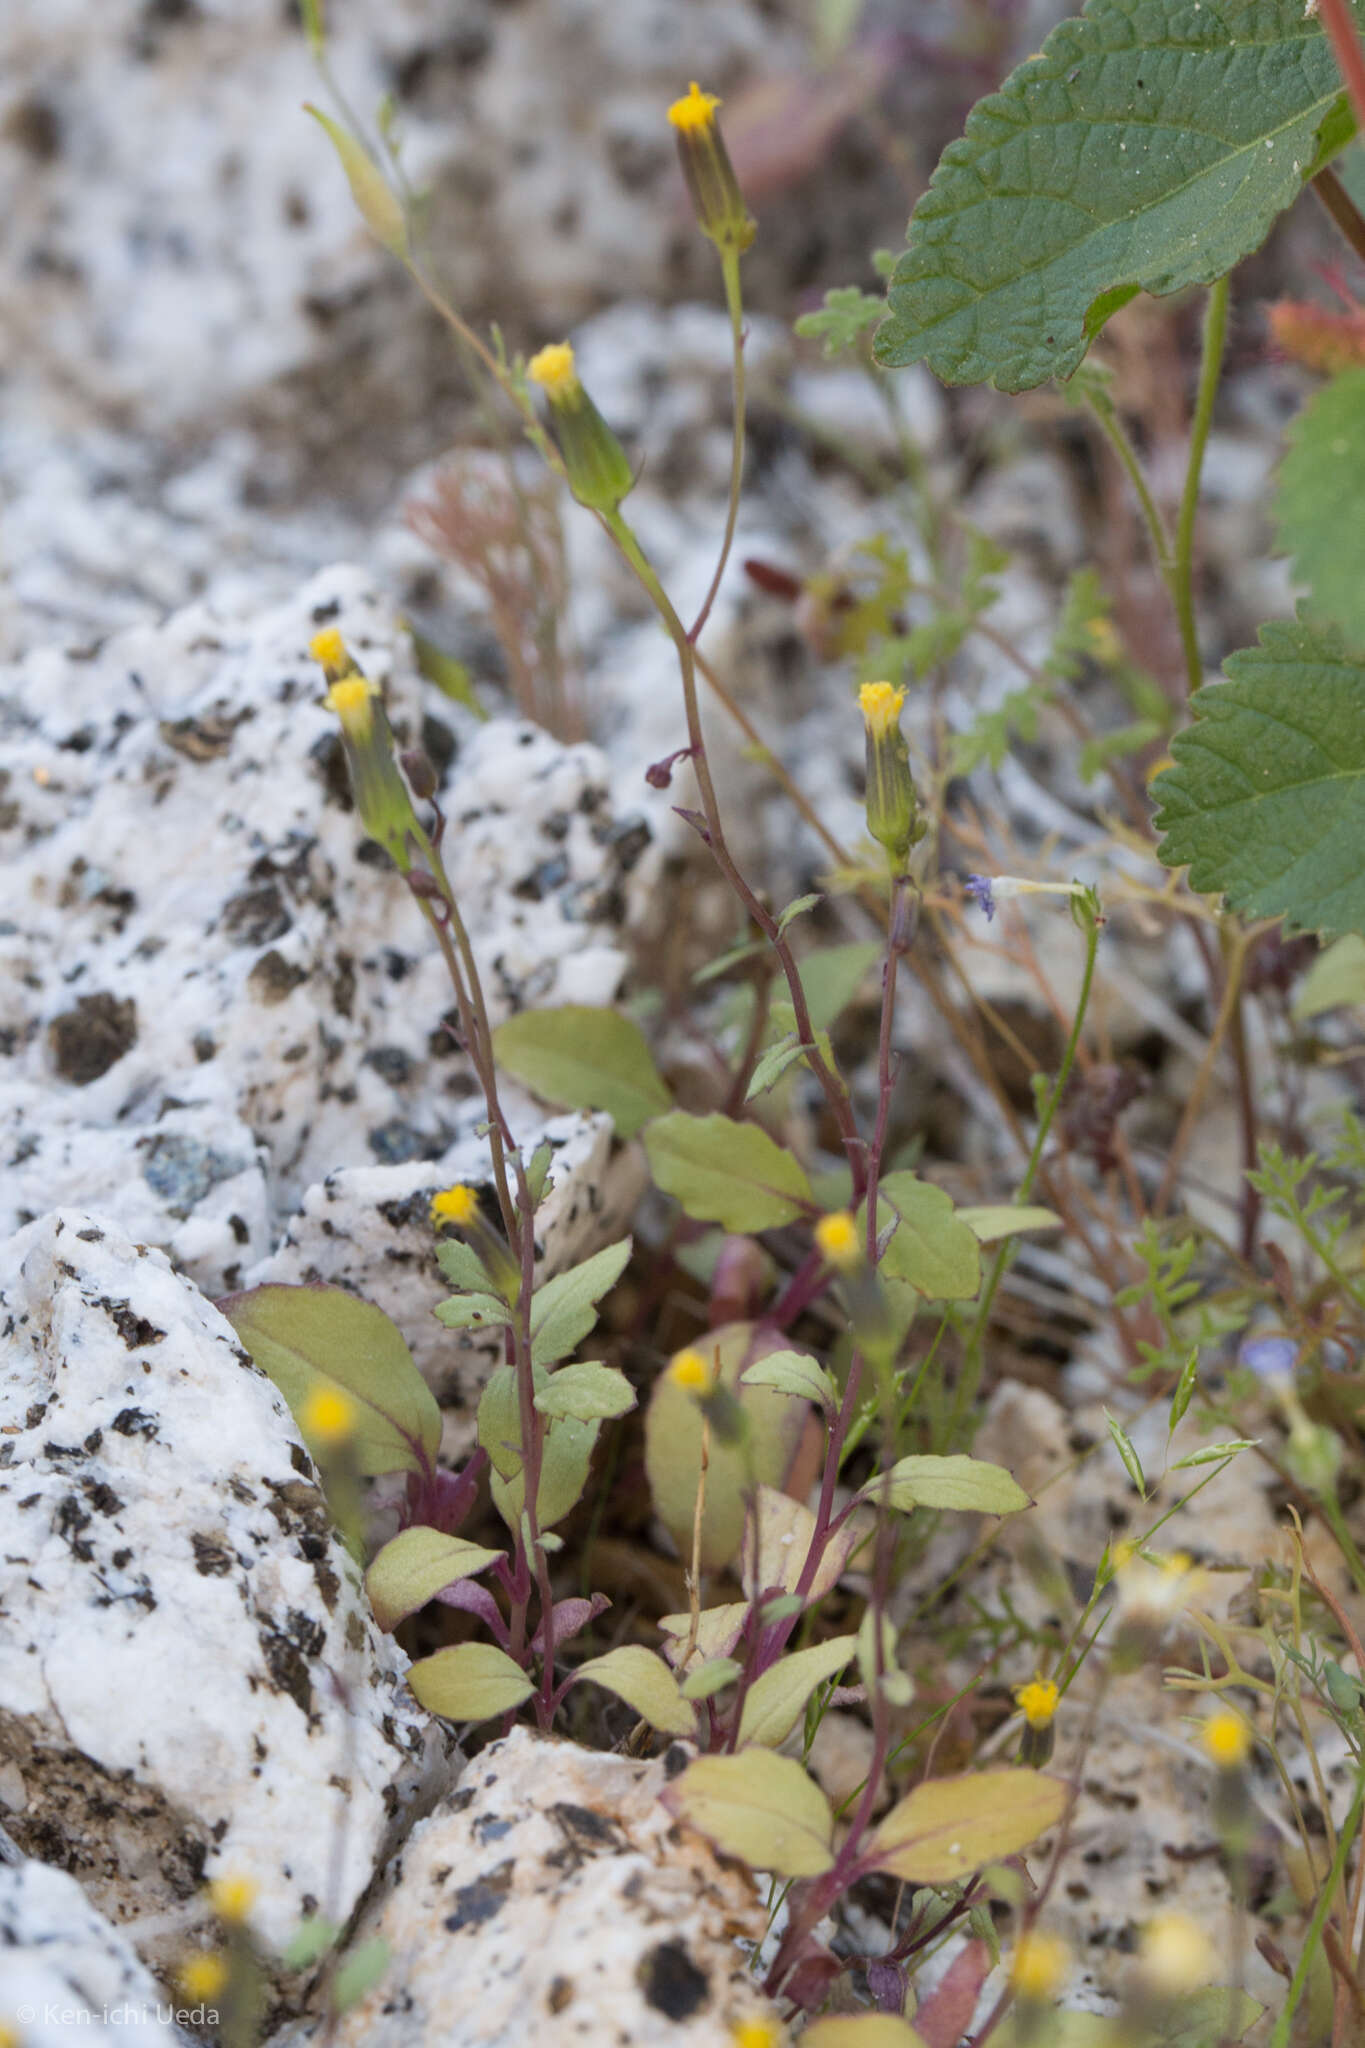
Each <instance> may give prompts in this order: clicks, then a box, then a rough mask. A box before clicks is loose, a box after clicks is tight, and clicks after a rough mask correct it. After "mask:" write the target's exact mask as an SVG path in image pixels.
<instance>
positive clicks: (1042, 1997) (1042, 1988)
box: [1010, 1931, 1071, 2005]
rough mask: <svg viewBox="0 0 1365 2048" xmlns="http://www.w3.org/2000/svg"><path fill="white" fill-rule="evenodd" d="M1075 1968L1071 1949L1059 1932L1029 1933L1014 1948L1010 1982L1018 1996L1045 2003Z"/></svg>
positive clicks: (1055, 1993)
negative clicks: (1072, 1967) (1072, 1963)
mask: <svg viewBox="0 0 1365 2048" xmlns="http://www.w3.org/2000/svg"><path fill="white" fill-rule="evenodd" d="M1070 1968H1071V1951H1070V1949H1069V1948H1068V1947H1067V1945H1066V1943H1065V1942H1064V1941H1063V1940H1062V1938H1061V1936H1060V1935H1057V1934H1040V1933H1038V1932H1037V1931H1035V1932H1033V1933H1031V1934H1025V1935H1024V1936H1023V1937H1022V1938H1021V1940H1020V1942H1019V1946H1018V1948H1016V1950H1015V1951H1014V1961H1013V1962H1012V1963H1011V1965H1010V1982H1011V1984H1012V1985H1013V1986H1014V1991H1015V1996H1016V1997H1018V1998H1022V1999H1026V2000H1027V2001H1029V2002H1030V2003H1031V2004H1035V2005H1042V2004H1044V2003H1046V2002H1047V2001H1049V2000H1051V1999H1054V1998H1055V1997H1056V1996H1057V1994H1058V1992H1059V1991H1060V1990H1061V1988H1062V1986H1063V1985H1064V1984H1065V1982H1066V1979H1067V1972H1068V1971H1069V1970H1070Z"/></svg>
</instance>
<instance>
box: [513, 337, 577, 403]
mask: <svg viewBox="0 0 1365 2048" xmlns="http://www.w3.org/2000/svg"><path fill="white" fill-rule="evenodd" d="M526 374H527V376H528V377H529V378H530V380H531V382H532V383H533V384H539V386H540V388H541V390H542V391H543V392H544V393H545V396H546V397H547V398H548V399H549V401H550V403H551V405H563V404H565V403H566V401H568V400H570V399H572V398H574V397H575V396H576V395H577V393H578V392H579V391H580V390H581V389H582V386H581V385H580V384H579V381H578V371H577V370H576V369H575V367H574V359H573V350H572V348H571V347H570V346H569V344H568V342H567V341H552V342H550V343H549V344H548V346H547V347H545V348H543V349H541V350H540V352H539V354H538V355H534V356H532V358H531V360H530V362H529V363H528V364H527V365H526Z"/></svg>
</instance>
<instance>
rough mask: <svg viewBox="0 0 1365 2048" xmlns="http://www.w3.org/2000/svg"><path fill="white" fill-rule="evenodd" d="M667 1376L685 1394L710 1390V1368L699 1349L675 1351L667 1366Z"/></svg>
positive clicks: (702, 1392)
mask: <svg viewBox="0 0 1365 2048" xmlns="http://www.w3.org/2000/svg"><path fill="white" fill-rule="evenodd" d="M668 1377H669V1379H671V1380H672V1382H673V1384H674V1386H675V1387H681V1388H682V1390H683V1392H684V1393H685V1394H706V1393H709V1392H710V1390H711V1378H712V1374H711V1368H710V1366H709V1365H708V1364H707V1362H706V1360H705V1358H704V1357H703V1356H702V1354H701V1352H700V1351H693V1350H691V1349H688V1350H686V1351H679V1352H677V1353H676V1354H675V1356H674V1358H673V1361H672V1363H671V1364H670V1366H669V1368H668Z"/></svg>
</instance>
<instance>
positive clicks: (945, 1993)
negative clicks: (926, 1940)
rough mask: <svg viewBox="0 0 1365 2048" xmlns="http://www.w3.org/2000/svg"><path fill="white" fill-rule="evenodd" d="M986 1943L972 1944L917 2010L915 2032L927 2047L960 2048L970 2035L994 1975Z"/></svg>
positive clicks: (955, 1961)
mask: <svg viewBox="0 0 1365 2048" xmlns="http://www.w3.org/2000/svg"><path fill="white" fill-rule="evenodd" d="M990 1967H991V1952H990V1950H989V1949H988V1948H987V1946H986V1944H985V1942H984V1941H969V1942H968V1943H967V1945H966V1947H965V1948H963V1949H961V1950H959V1952H958V1954H957V1955H955V1956H954V1957H953V1960H952V1962H951V1963H950V1964H949V1965H948V1968H947V1969H946V1970H945V1971H944V1973H943V1976H942V1977H941V1978H940V1980H939V1982H938V1984H937V1985H936V1986H935V1988H934V1990H933V1991H931V1992H930V1994H929V1996H928V1997H927V1998H926V1999H925V2000H924V2003H923V2004H922V2005H919V2006H917V2007H916V2008H915V2032H916V2033H917V2034H918V2035H919V2037H920V2039H921V2040H922V2041H923V2042H924V2043H925V2048H957V2044H958V2042H959V2041H960V2040H961V2039H962V2037H963V2035H964V2034H965V2033H966V2031H967V2029H968V2027H969V2026H970V2025H971V2022H972V2014H973V2013H974V2012H975V2011H976V2002H977V2000H978V1998H979V1997H980V1996H981V1987H982V1985H983V1984H984V1983H985V1981H986V1978H987V1976H988V1975H989V1973H990Z"/></svg>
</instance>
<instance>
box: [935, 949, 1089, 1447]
mask: <svg viewBox="0 0 1365 2048" xmlns="http://www.w3.org/2000/svg"><path fill="white" fill-rule="evenodd" d="M1101 922H1102V921H1101V919H1100V918H1099V917H1097V916H1096V915H1095V913H1094V911H1093V910H1091V911H1088V912H1087V918H1086V934H1085V967H1084V969H1083V970H1082V973H1081V991H1080V996H1079V998H1078V999H1077V1003H1076V1015H1075V1017H1074V1018H1073V1019H1072V1024H1071V1035H1070V1037H1069V1038H1068V1039H1067V1041H1066V1050H1065V1051H1064V1052H1063V1054H1062V1063H1061V1065H1060V1066H1059V1067H1058V1069H1057V1078H1056V1080H1055V1081H1054V1082H1053V1084H1052V1086H1051V1088H1050V1089H1049V1090H1048V1097H1047V1101H1046V1102H1045V1103H1044V1105H1043V1112H1042V1115H1041V1116H1040V1117H1039V1119H1038V1130H1037V1134H1036V1136H1035V1137H1034V1140H1033V1146H1032V1149H1031V1151H1030V1152H1029V1156H1028V1163H1027V1165H1026V1166H1025V1168H1024V1177H1023V1179H1022V1180H1021V1181H1020V1183H1019V1188H1018V1192H1017V1193H1016V1195H1015V1197H1014V1203H1015V1206H1016V1207H1021V1206H1022V1205H1023V1204H1024V1203H1026V1202H1027V1201H1028V1199H1029V1197H1030V1196H1031V1195H1032V1193H1033V1184H1034V1182H1035V1180H1036V1179H1037V1178H1038V1170H1039V1168H1040V1167H1041V1165H1042V1163H1043V1148H1044V1146H1045V1145H1046V1144H1047V1140H1048V1133H1049V1131H1050V1130H1051V1129H1052V1120H1053V1118H1054V1116H1055V1115H1056V1113H1057V1105H1058V1104H1059V1103H1060V1101H1061V1099H1062V1096H1063V1094H1064V1093H1065V1092H1066V1084H1067V1082H1068V1081H1069V1080H1070V1079H1071V1069H1072V1067H1073V1066H1074V1065H1075V1061H1076V1049H1077V1047H1078V1046H1079V1045H1080V1042H1081V1030H1082V1027H1083V1026H1084V1023H1085V1013H1086V1011H1087V1009H1088V1008H1089V1007H1090V991H1091V988H1092V986H1093V984H1094V980H1095V956H1096V954H1097V952H1098V951H1099V943H1100V929H1101ZM1010 1251H1011V1246H1010V1243H1009V1240H1008V1239H1006V1241H1005V1242H1004V1243H1003V1244H1002V1245H1001V1247H1000V1249H999V1251H998V1252H997V1253H996V1255H995V1258H994V1259H993V1260H992V1262H991V1270H990V1273H989V1275H988V1277H987V1280H986V1285H985V1286H984V1287H983V1289H982V1290H981V1300H980V1302H979V1303H978V1305H977V1311H976V1320H975V1322H974V1323H973V1325H972V1333H971V1336H970V1337H969V1338H968V1339H967V1349H966V1351H965V1353H964V1355H963V1359H962V1371H961V1374H960V1375H959V1377H958V1383H957V1394H956V1397H955V1399H954V1401H953V1412H952V1417H951V1423H950V1429H951V1433H952V1436H953V1437H954V1438H956V1436H957V1433H958V1431H959V1430H960V1429H961V1427H962V1420H963V1417H964V1416H965V1415H966V1413H967V1411H968V1409H969V1408H970V1406H971V1404H972V1402H973V1401H974V1400H975V1399H976V1390H977V1386H978V1385H979V1383H980V1379H981V1365H982V1356H983V1352H984V1348H985V1339H986V1328H987V1325H988V1324H989V1322H990V1316H991V1307H992V1304H993V1303H994V1301H995V1295H996V1290H997V1288H998V1287H999V1285H1000V1282H1001V1280H1002V1278H1003V1277H1004V1272H1005V1267H1006V1265H1007V1263H1008V1261H1009V1257H1010Z"/></svg>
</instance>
